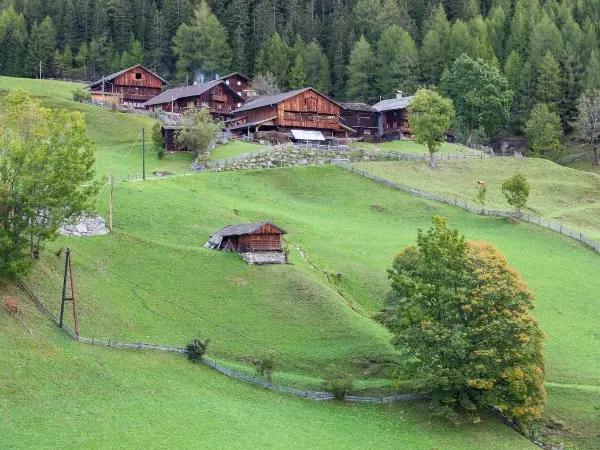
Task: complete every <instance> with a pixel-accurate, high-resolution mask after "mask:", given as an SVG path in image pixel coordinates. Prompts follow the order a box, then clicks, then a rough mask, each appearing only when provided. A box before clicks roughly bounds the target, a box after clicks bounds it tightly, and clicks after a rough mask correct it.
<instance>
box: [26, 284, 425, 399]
mask: <svg viewBox="0 0 600 450" xmlns="http://www.w3.org/2000/svg"><path fill="white" fill-rule="evenodd" d="M18 284H19V286H20V287H21V288H22V289H23V291H24V292H25V293H26V294H27V295H28V296H29V297H30V298H31V300H33V302H34V303H35V304H36V306H37V307H38V309H39V310H40V311H42V312H43V313H44V314H45V315H46V316H48V317H49V318H50V319H51V320H52V321H53V322H54V323H56V324H57V325H59V323H60V322H59V319H58V317H56V315H55V314H54V313H53V312H52V311H51V310H50V309H49V308H48V307H47V306H46V305H45V304H44V303H43V302H42V301H41V300H40V299H39V297H38V296H37V295H36V294H35V292H34V291H33V290H32V289H31V288H30V287H28V286H27V284H26V283H25V282H24V281H23V280H18ZM61 328H62V329H63V330H64V331H65V332H66V333H67V334H68V335H69V336H71V337H72V338H73V339H75V340H77V341H78V342H80V343H82V344H88V345H96V346H100V347H106V348H112V349H125V350H154V351H160V352H167V353H177V354H186V353H187V350H186V349H185V348H182V347H176V346H171V345H162V344H148V343H144V342H124V341H112V340H111V339H110V338H108V339H96V338H88V337H83V336H78V335H77V334H76V333H75V332H74V331H73V330H72V329H71V328H70V327H69V326H68V325H67V324H66V323H63V325H62V327H61ZM202 363H204V364H205V365H207V366H208V367H211V368H213V369H215V370H216V371H218V372H220V373H221V374H223V375H226V376H228V377H230V378H234V379H236V380H241V381H245V382H248V383H250V384H253V385H255V386H259V387H262V388H264V389H269V390H272V391H276V392H281V393H285V394H288V395H292V396H295V397H300V398H304V399H309V400H315V401H324V400H333V399H335V396H334V394H333V393H331V392H327V391H316V390H310V389H296V388H292V387H287V386H281V385H276V384H272V383H270V382H269V381H268V380H265V379H262V378H258V377H255V376H251V375H248V374H247V373H245V372H243V371H240V370H236V369H235V368H227V367H224V366H223V365H221V364H219V363H218V362H217V361H216V360H215V359H211V358H210V357H204V358H203V359H202ZM424 398H427V396H426V395H424V394H417V393H409V394H396V395H389V396H384V397H376V396H360V395H349V394H346V395H345V397H344V400H345V401H348V402H360V403H390V402H397V401H410V400H421V399H424Z"/></svg>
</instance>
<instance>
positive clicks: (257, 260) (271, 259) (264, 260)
mask: <svg viewBox="0 0 600 450" xmlns="http://www.w3.org/2000/svg"><path fill="white" fill-rule="evenodd" d="M242 258H244V261H246V262H247V263H248V264H257V265H262V264H285V263H286V262H287V257H286V255H285V253H284V252H248V253H242Z"/></svg>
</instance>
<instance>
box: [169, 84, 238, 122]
mask: <svg viewBox="0 0 600 450" xmlns="http://www.w3.org/2000/svg"><path fill="white" fill-rule="evenodd" d="M242 103H243V102H242V100H240V99H239V98H238V97H236V96H235V94H233V93H232V92H231V91H230V90H229V89H226V88H224V87H223V86H222V85H221V86H215V87H213V88H211V89H209V90H208V91H206V92H203V93H202V94H200V95H199V96H195V97H185V98H180V99H177V100H175V101H174V102H173V108H174V111H173V112H176V113H181V112H184V111H185V110H186V109H187V108H189V107H190V106H195V107H196V108H201V107H207V108H209V110H210V113H211V116H212V117H213V119H217V120H221V119H223V118H225V117H227V118H229V117H231V116H233V111H234V110H235V109H237V108H238V104H239V105H240V106H241V104H242ZM161 107H162V109H163V110H165V111H167V112H171V102H169V103H163V104H162V105H161Z"/></svg>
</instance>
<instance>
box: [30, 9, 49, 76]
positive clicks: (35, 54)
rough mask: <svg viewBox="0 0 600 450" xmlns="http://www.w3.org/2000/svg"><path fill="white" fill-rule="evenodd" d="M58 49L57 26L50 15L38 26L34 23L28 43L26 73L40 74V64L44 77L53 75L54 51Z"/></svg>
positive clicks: (31, 74)
mask: <svg viewBox="0 0 600 450" xmlns="http://www.w3.org/2000/svg"><path fill="white" fill-rule="evenodd" d="M55 49H56V28H55V27H54V23H53V22H52V19H51V18H50V17H46V18H45V19H44V20H43V21H42V23H41V24H40V25H39V26H38V25H37V24H34V26H33V28H32V29H31V34H30V36H29V40H28V43H27V57H26V60H25V74H27V75H28V76H30V77H36V76H39V72H40V65H41V71H42V76H43V77H48V76H52V75H53V63H54V51H55Z"/></svg>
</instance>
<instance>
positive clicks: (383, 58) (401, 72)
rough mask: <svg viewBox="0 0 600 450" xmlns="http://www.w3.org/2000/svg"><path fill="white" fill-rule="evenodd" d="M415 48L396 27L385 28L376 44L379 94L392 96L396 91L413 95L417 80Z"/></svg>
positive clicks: (406, 33) (400, 29)
mask: <svg viewBox="0 0 600 450" xmlns="http://www.w3.org/2000/svg"><path fill="white" fill-rule="evenodd" d="M418 64H419V57H418V52H417V46H416V45H415V42H414V41H413V39H412V38H411V37H410V35H409V34H408V32H406V31H405V30H403V29H402V28H400V27H399V26H398V25H392V26H391V27H389V28H387V29H386V30H385V31H384V32H383V34H382V35H381V38H380V39H379V43H378V44H377V86H378V88H379V89H378V91H379V94H381V95H383V96H384V97H390V96H392V95H393V94H394V93H395V92H396V90H401V91H403V92H406V93H410V94H414V93H415V92H416V90H417V81H418V80H419V68H418Z"/></svg>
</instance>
